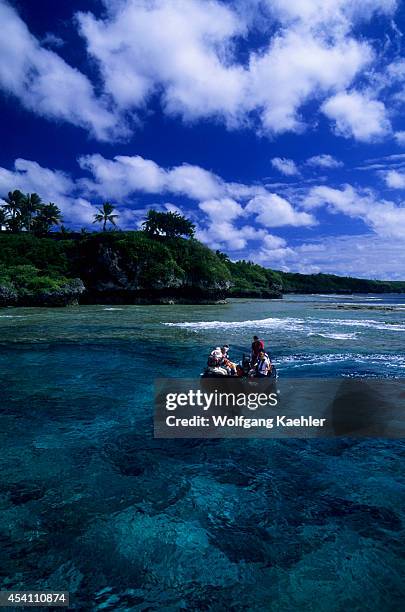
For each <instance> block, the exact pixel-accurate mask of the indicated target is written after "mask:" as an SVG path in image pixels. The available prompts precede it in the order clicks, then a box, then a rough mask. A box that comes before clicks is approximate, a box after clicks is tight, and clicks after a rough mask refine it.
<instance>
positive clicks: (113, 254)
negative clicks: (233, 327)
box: [0, 191, 405, 306]
mask: <svg viewBox="0 0 405 612" xmlns="http://www.w3.org/2000/svg"><path fill="white" fill-rule="evenodd" d="M114 210H115V208H114V206H113V205H112V204H110V203H109V202H105V203H104V204H103V205H102V207H101V208H99V209H98V213H97V214H96V215H95V218H94V222H97V223H101V224H102V229H103V231H102V232H88V231H87V230H85V229H83V230H82V231H81V232H72V231H70V230H69V229H67V228H65V227H64V226H62V227H61V228H60V231H59V232H52V231H51V229H52V228H53V227H54V226H56V225H58V224H59V223H60V221H61V218H60V211H59V209H58V207H57V206H56V205H55V204H53V203H52V202H50V203H49V204H43V203H42V201H41V199H40V198H39V196H37V194H27V195H26V196H24V195H23V194H22V193H21V192H20V191H13V192H9V194H8V196H7V198H6V199H5V201H4V204H3V205H2V206H0V226H3V227H4V226H5V227H6V230H7V231H0V305H3V306H4V305H15V304H32V305H62V304H69V303H73V302H75V301H77V300H78V299H79V297H80V299H81V301H86V302H89V303H92V302H109V301H112V302H128V303H133V302H137V301H144V302H150V301H156V302H165V301H171V300H175V301H180V302H181V301H184V302H193V301H198V302H203V301H215V300H219V299H223V298H225V297H227V296H233V297H257V298H277V297H282V294H283V293H355V292H358V293H387V292H398V293H399V292H405V282H388V281H375V280H365V279H356V278H350V277H339V276H335V275H332V274H310V275H308V274H295V273H290V272H280V271H274V270H270V269H266V268H264V267H262V266H260V265H258V264H254V263H252V262H250V261H244V260H242V261H236V262H232V261H231V260H230V259H229V257H228V256H227V255H226V254H224V253H221V252H220V251H216V252H214V251H212V250H211V249H209V248H208V247H206V246H204V245H203V244H201V243H200V242H198V241H197V240H195V239H194V231H195V226H194V224H193V223H192V222H191V221H190V220H188V219H186V218H185V217H183V216H182V215H180V214H179V213H177V212H175V213H173V212H158V211H155V210H149V212H148V214H147V216H146V219H145V222H144V223H143V229H142V230H140V231H106V228H107V224H108V223H110V224H112V225H113V226H115V225H116V219H117V217H118V215H117V214H114ZM83 283H84V284H83Z"/></svg>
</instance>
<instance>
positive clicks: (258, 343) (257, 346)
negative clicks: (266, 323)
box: [252, 340, 264, 357]
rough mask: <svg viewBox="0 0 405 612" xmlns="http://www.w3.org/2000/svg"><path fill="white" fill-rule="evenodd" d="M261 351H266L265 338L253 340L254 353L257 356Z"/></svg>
mask: <svg viewBox="0 0 405 612" xmlns="http://www.w3.org/2000/svg"><path fill="white" fill-rule="evenodd" d="M260 351H264V342H263V340H254V341H253V342H252V353H253V355H254V356H255V357H258V356H259V353H260Z"/></svg>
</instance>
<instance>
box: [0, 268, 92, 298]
mask: <svg viewBox="0 0 405 612" xmlns="http://www.w3.org/2000/svg"><path fill="white" fill-rule="evenodd" d="M82 291H83V285H82V282H81V281H80V279H68V278H65V277H63V276H51V275H48V274H44V272H43V271H41V270H39V269H38V268H36V267H35V266H31V265H20V266H9V267H4V266H0V305H2V306H8V305H17V304H18V305H29V306H31V305H37V306H43V305H44V306H65V305H66V304H71V303H75V302H77V299H78V297H79V295H80V294H81V293H82Z"/></svg>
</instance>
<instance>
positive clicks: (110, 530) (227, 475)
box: [0, 296, 405, 612]
mask: <svg viewBox="0 0 405 612" xmlns="http://www.w3.org/2000/svg"><path fill="white" fill-rule="evenodd" d="M338 305H341V306H343V308H338ZM254 333H257V334H258V335H260V336H261V337H264V339H265V340H266V344H267V346H268V347H269V348H270V350H271V353H272V355H273V359H274V361H275V363H276V364H277V366H278V370H279V372H280V375H281V376H299V377H302V376H305V377H307V376H311V377H317V376H322V377H330V376H384V377H387V376H388V377H400V376H404V375H405V371H404V370H405V350H404V348H405V296H357V297H356V296H344V297H337V296H324V297H322V296H294V297H289V298H287V299H285V300H283V301H262V300H253V301H251V300H250V301H249V300H234V301H232V302H231V303H229V304H228V305H218V306H122V307H107V306H83V307H78V308H71V309H69V308H68V309H2V310H0V372H1V380H0V385H1V388H0V390H1V408H0V438H1V465H0V468H1V482H0V509H1V513H0V546H1V551H2V555H1V562H0V587H1V588H2V589H18V588H19V589H23V588H24V589H66V590H69V591H70V592H71V594H72V601H73V607H75V608H76V609H86V610H179V609H191V610H197V609H198V610H215V611H216V610H266V611H267V610H270V611H277V612H279V611H283V612H284V611H287V612H289V611H295V610H303V609H306V610H312V611H316V612H317V611H325V612H326V611H328V612H334V611H343V610H344V611H346V610H348V609H350V610H359V611H360V610H361V611H362V612H363V611H364V610H372V611H374V610H375V611H377V610H378V611H383V612H384V611H387V612H391V611H396V610H398V611H399V610H401V609H403V600H404V596H405V586H404V580H403V579H404V569H405V545H404V524H405V523H404V522H405V476H404V474H405V472H404V466H405V444H404V443H403V442H402V441H392V440H391V441H388V440H349V439H341V440H335V441H333V440H329V441H327V440H307V441H305V440H300V441H299V440H287V441H278V440H154V439H153V436H152V399H151V398H152V385H153V379H154V378H155V377H157V376H188V377H192V376H195V375H198V374H199V372H200V369H201V367H202V365H203V364H204V362H205V359H206V354H207V351H208V350H209V349H210V348H212V346H213V345H216V344H220V343H222V342H227V343H228V344H230V345H231V355H232V357H233V358H235V359H237V358H238V357H240V356H241V355H242V352H243V350H245V349H246V348H247V347H248V345H249V344H250V341H251V336H252V335H253V334H254Z"/></svg>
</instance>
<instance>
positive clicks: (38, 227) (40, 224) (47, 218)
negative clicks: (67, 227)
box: [32, 202, 62, 234]
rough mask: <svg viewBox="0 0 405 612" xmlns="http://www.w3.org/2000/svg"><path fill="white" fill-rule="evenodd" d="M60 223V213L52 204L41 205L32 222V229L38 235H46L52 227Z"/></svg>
mask: <svg viewBox="0 0 405 612" xmlns="http://www.w3.org/2000/svg"><path fill="white" fill-rule="evenodd" d="M61 222H62V213H61V211H60V209H59V208H58V207H57V206H56V204H54V203H53V202H49V204H42V205H41V206H40V207H39V209H38V212H37V215H36V216H35V217H34V218H33V220H32V229H33V231H34V232H36V233H38V234H47V233H48V232H49V230H50V229H51V227H52V226H53V225H59V224H60V223H61Z"/></svg>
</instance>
